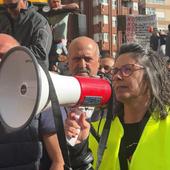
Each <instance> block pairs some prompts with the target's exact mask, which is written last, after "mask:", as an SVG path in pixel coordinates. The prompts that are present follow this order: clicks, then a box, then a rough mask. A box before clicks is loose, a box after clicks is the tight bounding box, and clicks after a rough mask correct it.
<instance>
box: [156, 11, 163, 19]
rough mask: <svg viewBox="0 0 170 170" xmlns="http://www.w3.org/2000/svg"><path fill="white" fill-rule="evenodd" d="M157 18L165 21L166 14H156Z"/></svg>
mask: <svg viewBox="0 0 170 170" xmlns="http://www.w3.org/2000/svg"><path fill="white" fill-rule="evenodd" d="M155 13H156V16H157V18H158V19H163V18H165V13H164V12H155Z"/></svg>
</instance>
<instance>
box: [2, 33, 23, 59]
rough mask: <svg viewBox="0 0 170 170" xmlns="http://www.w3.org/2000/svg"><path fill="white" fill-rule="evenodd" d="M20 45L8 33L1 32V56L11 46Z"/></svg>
mask: <svg viewBox="0 0 170 170" xmlns="http://www.w3.org/2000/svg"><path fill="white" fill-rule="evenodd" d="M16 46H20V44H19V43H18V41H16V40H15V39H14V38H13V37H12V36H10V35H8V34H0V58H1V57H2V55H4V54H5V53H6V52H7V51H9V50H10V49H11V48H13V47H16Z"/></svg>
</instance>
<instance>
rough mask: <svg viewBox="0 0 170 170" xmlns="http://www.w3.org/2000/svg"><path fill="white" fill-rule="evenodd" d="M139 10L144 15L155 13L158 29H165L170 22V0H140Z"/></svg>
mask: <svg viewBox="0 0 170 170" xmlns="http://www.w3.org/2000/svg"><path fill="white" fill-rule="evenodd" d="M140 7H141V8H139V9H140V12H141V14H146V15H153V14H154V15H156V18H157V28H158V30H167V26H168V24H170V17H169V16H170V0H141V1H140Z"/></svg>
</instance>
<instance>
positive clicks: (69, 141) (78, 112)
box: [66, 108, 81, 146]
mask: <svg viewBox="0 0 170 170" xmlns="http://www.w3.org/2000/svg"><path fill="white" fill-rule="evenodd" d="M76 111H77V112H76V113H77V114H76V120H77V121H78V120H79V118H80V115H81V111H80V110H78V109H77V108H76ZM77 133H78V134H77V135H76V136H75V137H72V138H69V137H66V141H67V142H68V143H69V144H70V145H71V146H74V145H75V144H76V141H77V138H78V136H79V133H80V129H77Z"/></svg>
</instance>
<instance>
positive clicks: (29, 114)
mask: <svg viewBox="0 0 170 170" xmlns="http://www.w3.org/2000/svg"><path fill="white" fill-rule="evenodd" d="M49 73H50V77H51V79H52V82H53V84H54V88H55V92H56V94H57V96H58V101H59V104H60V105H70V106H72V105H82V106H83V105H87V106H88V105H94V106H95V105H104V104H106V103H107V102H108V101H109V99H110V97H111V86H110V83H109V81H107V80H105V79H99V78H87V77H71V76H61V75H58V74H56V73H53V72H49ZM48 103H49V83H48V79H47V77H46V74H45V72H44V70H43V69H42V68H41V66H40V65H39V64H38V62H37V60H36V58H35V57H34V55H33V54H32V53H31V51H30V50H29V49H28V48H26V47H15V48H13V49H11V50H10V51H8V52H7V53H6V55H5V56H4V60H3V61H2V62H1V63H0V121H1V123H2V125H3V126H4V127H5V128H6V129H7V131H8V132H11V131H16V130H19V129H21V128H24V127H25V126H27V125H28V124H29V123H30V121H31V120H32V118H33V117H34V116H35V115H36V114H38V113H40V112H41V111H42V110H43V109H44V108H45V107H46V106H47V104H48Z"/></svg>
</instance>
